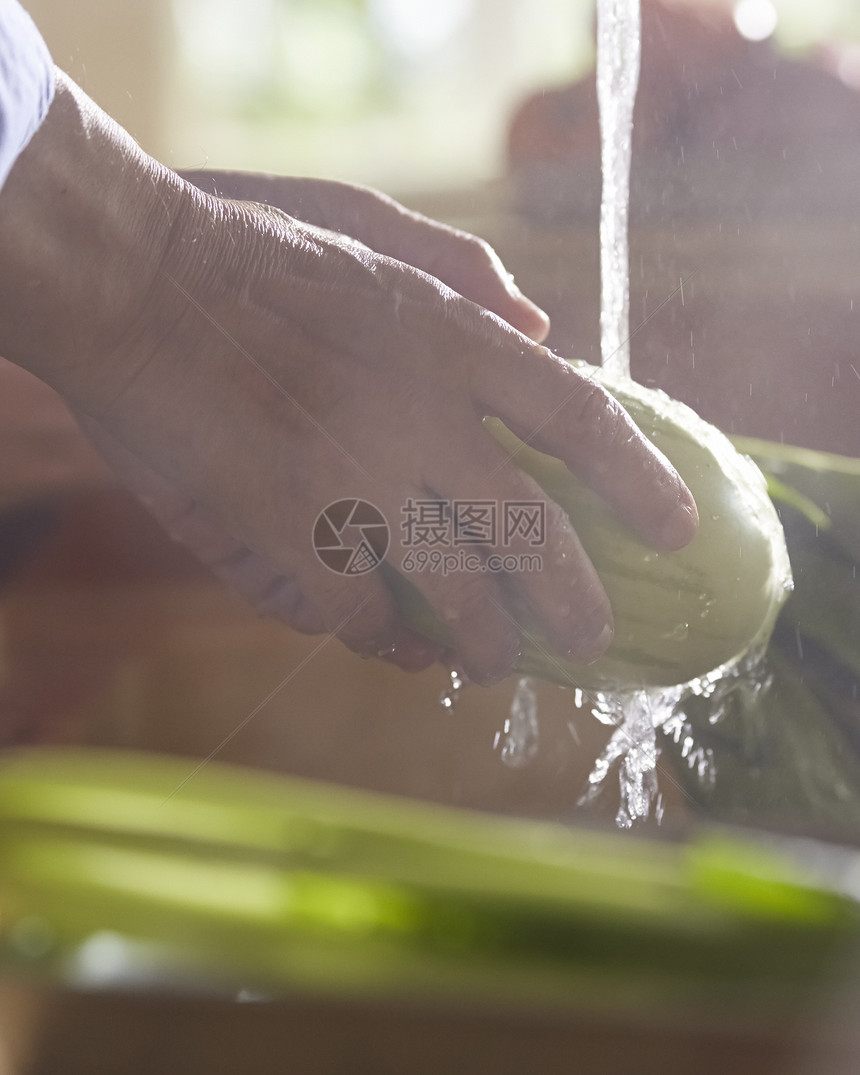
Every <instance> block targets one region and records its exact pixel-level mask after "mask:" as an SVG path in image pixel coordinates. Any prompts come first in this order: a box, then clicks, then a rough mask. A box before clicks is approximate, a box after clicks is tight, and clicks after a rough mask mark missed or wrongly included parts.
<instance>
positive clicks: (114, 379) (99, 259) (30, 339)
mask: <svg viewBox="0 0 860 1075" xmlns="http://www.w3.org/2000/svg"><path fill="white" fill-rule="evenodd" d="M181 187H182V183H181V181H180V180H179V179H178V177H176V176H174V175H173V174H172V173H171V172H169V171H168V170H167V169H165V168H163V167H161V166H160V165H159V164H157V163H156V162H155V161H154V160H152V159H151V158H150V157H148V156H147V155H146V154H144V153H143V151H142V150H141V149H140V148H139V147H138V146H137V144H136V143H135V142H134V141H133V140H132V139H131V138H130V137H129V136H128V135H127V134H126V133H125V132H124V131H123V130H122V129H121V128H120V127H118V126H117V125H116V124H115V123H114V122H113V121H112V120H110V119H109V117H108V116H106V115H105V113H103V112H102V111H101V110H100V109H99V108H97V106H95V105H94V104H93V102H92V101H90V100H89V99H88V98H87V97H86V95H85V94H83V93H82V92H81V90H79V89H78V87H76V86H75V85H74V83H72V82H71V80H69V79H68V78H67V77H66V76H64V75H62V73H59V72H58V74H57V90H56V95H55V98H54V101H53V104H52V105H51V108H50V111H49V112H48V115H47V117H46V119H45V121H44V123H43V124H42V127H41V128H40V129H39V131H38V132H37V133H36V135H35V136H34V137H33V139H32V141H31V142H30V144H29V146H28V147H27V149H26V150H25V151H24V152H23V153H22V155H21V156H20V158H19V159H18V161H17V162H16V164H15V166H14V168H13V169H12V171H11V173H10V175H9V178H8V179H7V182H6V184H5V185H4V187H3V189H2V191H0V354H2V355H3V356H4V357H6V358H8V359H10V360H11V361H13V362H15V363H16V364H18V365H20V366H23V367H24V368H26V369H28V370H29V371H30V372H32V373H34V374H36V375H37V376H38V377H40V378H41V379H43V380H44V381H46V382H48V383H49V384H51V385H52V386H53V387H54V388H56V389H58V390H59V391H60V392H62V393H63V394H64V395H66V396H67V397H69V398H70V399H72V400H74V401H75V402H76V403H77V404H78V405H80V406H83V407H85V408H87V409H90V408H93V409H95V410H98V409H99V407H100V405H101V404H103V403H104V401H106V400H109V399H110V398H112V396H113V395H114V394H115V393H116V392H117V391H119V390H121V387H122V384H123V382H124V379H125V378H126V377H127V376H128V373H129V371H127V370H123V369H122V368H121V363H120V362H117V361H116V356H117V354H119V353H121V350H122V348H121V346H120V344H121V342H122V339H123V337H124V336H125V335H127V334H128V333H129V332H132V331H133V327H134V324H135V320H136V316H137V313H138V311H139V309H140V308H141V306H142V305H143V303H144V300H145V297H146V295H147V294H148V292H149V290H150V288H151V286H152V282H153V280H154V279H155V277H156V275H157V273H158V266H159V264H160V261H161V258H162V256H163V252H164V249H165V247H166V245H167V243H168V241H169V236H170V232H171V226H172V224H173V223H174V221H175V219H176V217H177V216H178V214H179V212H180V211H181V210H180V206H181V204H182V201H181Z"/></svg>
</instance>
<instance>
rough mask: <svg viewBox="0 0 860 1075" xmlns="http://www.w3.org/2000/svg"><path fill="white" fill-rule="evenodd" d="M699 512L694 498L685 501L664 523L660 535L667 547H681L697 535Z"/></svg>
mask: <svg viewBox="0 0 860 1075" xmlns="http://www.w3.org/2000/svg"><path fill="white" fill-rule="evenodd" d="M698 529H699V513H698V511H697V510H696V505H695V504H694V503H693V501H692V499H691V500H689V501H683V502H682V503H680V504H679V505H678V506H677V507H676V508H675V509H674V511H673V512H672V514H671V515H670V516H669V517H668V518H667V519H666V521H665V523H663V529H662V530H661V531H660V537H661V539H662V541H663V544H664V545H665V546H666V548H667V549H681V548H683V547H684V546H685V545H687V544H688V543H689V542H690V541H692V540H693V538H694V537H695V536H696V531H697V530H698Z"/></svg>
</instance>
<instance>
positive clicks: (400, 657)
mask: <svg viewBox="0 0 860 1075" xmlns="http://www.w3.org/2000/svg"><path fill="white" fill-rule="evenodd" d="M443 652H444V647H442V646H440V645H439V644H438V643H437V642H431V641H430V639H428V638H423V637H422V636H421V635H416V634H414V633H413V632H412V631H404V632H403V633H402V634H401V635H399V636H398V638H397V639H396V640H395V642H394V643H393V645H392V646H391V648H390V650H388V652H387V653H385V654H384V655H383V660H385V661H388V662H390V663H391V664H393V665H396V666H397V667H398V668H400V669H402V671H404V672H423V671H424V669H425V668H429V667H430V665H431V664H434V663H435V662H436V661H438V660H439V659H440V657H441V656H442V653H443Z"/></svg>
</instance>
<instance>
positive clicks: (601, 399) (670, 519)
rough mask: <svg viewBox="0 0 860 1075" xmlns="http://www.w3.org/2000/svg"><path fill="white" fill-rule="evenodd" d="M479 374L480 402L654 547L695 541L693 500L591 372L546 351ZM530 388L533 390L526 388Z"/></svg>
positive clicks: (509, 353) (500, 357)
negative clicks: (563, 465)
mask: <svg viewBox="0 0 860 1075" xmlns="http://www.w3.org/2000/svg"><path fill="white" fill-rule="evenodd" d="M483 372H484V371H483V370H476V371H475V375H474V376H475V380H474V381H473V399H474V400H475V402H476V405H478V406H480V407H482V408H483V409H484V410H485V412H486V413H487V414H492V415H493V416H495V417H499V418H501V419H502V421H504V423H505V424H506V425H507V426H508V428H509V429H510V430H511V431H512V432H513V433H515V434H516V435H517V436H518V437H519V438H520V440H522V441H524V442H525V443H526V444H528V445H530V446H531V447H533V448H536V449H538V451H542V452H546V453H547V454H548V455H553V456H556V457H557V458H559V459H562V460H563V461H564V462H565V463H566V464H567V466H568V467H569V468H570V469H571V470H573V471H575V472H576V474H577V475H578V476H579V477H580V478H581V479H582V480H583V481H584V482H585V483H586V484H587V485H588V486H590V487H591V488H592V489H593V490H594V491H595V492H596V493H598V494H599V495H600V496H601V497H602V498H603V499H604V500H605V501H606V502H607V503H608V504H609V505H610V506H611V507H612V508H613V509H614V510H615V511H616V512H617V513H618V514H619V515H620V516H621V518H623V519H624V520H625V521H626V522H628V523H629V524H630V525H631V526H632V527H633V529H634V530H636V531H637V533H638V534H639V535H640V536H641V537H642V538H643V539H644V540H645V541H647V542H648V543H649V544H651V545H653V546H655V547H657V548H665V549H678V548H681V547H682V546H684V545H686V544H687V543H688V542H690V541H691V540H692V539H693V537H694V536H695V534H696V531H697V529H698V524H699V516H698V512H697V510H696V503H695V501H694V499H693V495H692V493H691V492H690V490H689V489H688V488H687V486H686V485H685V484H684V482H683V480H682V479H681V476H680V475H679V474H678V472H677V470H676V469H675V468H674V466H672V464H671V463H670V462H669V461H668V460H667V459H666V457H665V456H664V455H663V454H662V452H660V451H659V450H658V449H657V448H655V447H654V445H653V444H652V443H651V442H650V441H649V440H648V439H647V437H645V436H644V435H643V434H642V433H641V432H640V430H639V428H638V427H637V426H636V424H635V422H634V421H633V419H632V418H631V417H630V416H629V415H628V413H627V412H626V411H625V409H624V408H623V407H622V406H621V404H620V403H619V402H618V401H617V400H616V399H615V398H614V396H612V395H611V393H610V392H608V391H607V390H606V389H605V388H604V387H603V386H602V385H600V384H598V383H597V382H596V381H595V380H594V378H593V377H592V376H590V375H589V373H588V372H587V370H586V369H582V368H577V367H574V366H572V365H570V364H569V363H568V362H566V361H565V360H564V359H563V358H561V357H559V356H558V355H555V354H553V353H552V352H550V351H548V350H546V349H545V348H540V347H525V348H522V349H520V351H519V353H518V354H517V353H515V352H514V351H513V350H512V349H510V348H499V349H498V352H497V353H496V355H494V357H493V365H492V370H491V371H489V375H488V376H483V375H482V374H483ZM523 385H527V390H524V389H523Z"/></svg>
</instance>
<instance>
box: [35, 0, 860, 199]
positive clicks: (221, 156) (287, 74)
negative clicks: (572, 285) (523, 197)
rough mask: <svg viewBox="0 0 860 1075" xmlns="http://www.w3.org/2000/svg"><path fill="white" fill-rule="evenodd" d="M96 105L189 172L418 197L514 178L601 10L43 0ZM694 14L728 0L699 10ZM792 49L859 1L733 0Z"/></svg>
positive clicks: (745, 17) (732, 6)
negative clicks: (520, 115) (333, 182)
mask: <svg viewBox="0 0 860 1075" xmlns="http://www.w3.org/2000/svg"><path fill="white" fill-rule="evenodd" d="M25 6H26V7H27V8H28V9H29V10H30V12H31V14H32V15H33V17H34V18H35V20H36V22H37V23H38V25H39V27H40V28H41V30H42V32H43V34H44V35H45V37H46V39H47V41H48V43H49V45H50V46H51V49H52V51H53V55H54V58H55V60H56V62H57V63H58V64H59V65H60V66H61V67H63V68H64V69H66V70H67V71H68V72H69V73H70V74H71V75H72V76H73V77H74V78H76V79H77V80H78V81H79V82H80V83H81V85H82V86H83V87H84V88H85V89H86V90H87V91H88V92H89V93H90V94H91V96H93V97H94V98H95V100H96V101H97V102H98V103H99V104H100V105H101V106H102V107H103V108H105V109H106V110H107V111H108V112H110V113H111V114H112V115H113V116H115V117H116V118H117V119H118V120H119V121H120V122H121V123H123V124H124V125H125V126H126V127H127V128H128V129H129V130H130V131H131V133H132V134H133V135H134V136H135V137H136V138H137V139H138V140H139V141H140V142H141V144H142V145H143V147H144V148H145V149H146V150H148V151H149V152H151V153H152V154H153V155H154V156H156V157H159V158H160V159H161V160H163V161H164V162H165V163H168V164H170V165H172V166H175V167H183V168H191V167H204V166H206V167H218V168H242V169H245V168H250V169H260V170H265V171H274V172H285V173H286V174H306V175H319V176H325V177H331V178H338V179H348V180H351V181H356V182H365V183H370V184H372V185H376V186H379V187H381V188H383V189H385V190H388V191H391V192H394V193H398V194H406V193H408V192H411V191H418V192H424V191H432V190H438V189H440V188H442V189H450V188H452V187H453V188H462V187H464V186H472V185H474V184H480V183H485V182H487V181H488V180H492V179H496V178H498V177H499V176H500V175H501V174H503V172H504V169H505V146H506V136H507V125H508V123H509V121H510V117H511V114H512V112H513V111H514V109H515V108H516V107H517V106H518V105H519V103H520V102H521V101H522V99H523V97H524V96H526V95H527V94H529V93H530V92H532V91H534V90H535V89H537V88H539V87H540V88H544V87H552V86H555V85H559V84H564V83H566V82H570V81H572V80H574V79H577V78H580V77H581V76H583V75H584V74H585V73H586V72H587V71H588V70H589V68H590V66H591V64H592V63H593V40H592V25H593V5H592V4H591V3H590V2H588V0H241V2H240V0H75V2H74V3H72V2H69V0H27V2H26V3H25ZM672 6H675V7H679V6H688V7H692V8H703V7H704V8H708V7H710V8H714V7H715V4H714V3H712V2H698V3H697V2H696V0H689V2H688V3H687V4H685V5H679V4H678V3H677V0H676V2H675V4H674V5H672ZM716 6H717V7H722V8H724V9H726V10H730V11H734V13H735V18H736V22H737V23H738V25H739V26H740V27H741V29H742V31H743V32H744V33H746V34H747V35H750V36H767V35H768V34H770V33H771V32H772V33H773V37H774V40H775V41H777V42H778V43H779V46H780V47H781V48H783V49H785V50H787V51H788V52H790V53H791V54H792V55H809V54H813V53H821V52H824V51H827V50H832V49H833V48H835V47H837V46H838V48H839V50H840V59H839V63H840V64H841V73H842V74H843V76H844V77H845V78H846V79H847V80H849V81H852V80H853V81H855V82H857V81H860V51H859V50H858V47H857V46H854V47H851V46H849V45H848V44H847V43H849V42H851V41H860V8H858V7H857V5H856V4H855V3H853V0H818V2H817V3H814V4H811V3H809V2H808V0H772V2H771V0H739V2H737V3H732V0H724V2H722V3H717V4H716Z"/></svg>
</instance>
